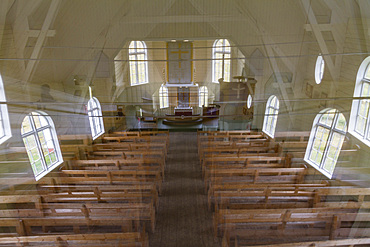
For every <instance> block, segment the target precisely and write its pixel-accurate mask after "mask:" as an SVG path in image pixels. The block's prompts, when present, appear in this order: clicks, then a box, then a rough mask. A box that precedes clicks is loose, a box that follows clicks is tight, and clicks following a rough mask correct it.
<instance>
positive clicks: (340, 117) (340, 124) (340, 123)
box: [335, 113, 347, 131]
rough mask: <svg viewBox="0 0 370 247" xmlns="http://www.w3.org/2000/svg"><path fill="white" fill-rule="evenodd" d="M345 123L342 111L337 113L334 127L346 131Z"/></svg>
mask: <svg viewBox="0 0 370 247" xmlns="http://www.w3.org/2000/svg"><path fill="white" fill-rule="evenodd" d="M346 125H347V124H346V119H345V117H344V116H343V114H342V113H339V114H338V119H337V123H336V125H335V128H336V129H338V130H342V131H346Z"/></svg>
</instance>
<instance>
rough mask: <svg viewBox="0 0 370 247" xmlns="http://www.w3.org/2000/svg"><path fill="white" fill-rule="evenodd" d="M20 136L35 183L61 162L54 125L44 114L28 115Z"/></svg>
mask: <svg viewBox="0 0 370 247" xmlns="http://www.w3.org/2000/svg"><path fill="white" fill-rule="evenodd" d="M21 134H22V139H23V142H24V146H25V147H26V150H27V154H28V158H29V160H30V162H31V167H32V170H33V174H34V175H35V179H36V181H37V180H39V179H40V178H42V177H43V176H45V175H46V174H47V173H48V172H50V171H51V170H52V169H54V168H55V167H57V166H58V165H59V164H61V163H62V162H63V158H62V153H61V151H60V148H59V143H58V138H57V134H56V132H55V127H54V123H53V121H52V120H51V118H50V117H49V116H48V115H47V114H46V113H43V112H40V111H38V112H31V113H30V114H28V115H27V116H26V117H25V118H24V119H23V122H22V129H21Z"/></svg>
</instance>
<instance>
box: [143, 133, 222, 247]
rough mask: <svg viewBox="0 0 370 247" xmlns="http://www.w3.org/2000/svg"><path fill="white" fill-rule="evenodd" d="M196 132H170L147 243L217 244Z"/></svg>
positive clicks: (154, 245) (162, 245)
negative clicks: (154, 222)
mask: <svg viewBox="0 0 370 247" xmlns="http://www.w3.org/2000/svg"><path fill="white" fill-rule="evenodd" d="M197 150H198V148H197V133H196V132H172V133H170V148H169V151H168V157H167V161H166V171H165V181H164V183H163V184H162V195H161V196H160V206H159V209H158V212H157V217H156V230H155V233H154V234H150V239H149V241H150V247H167V246H171V247H172V246H176V247H190V246H191V247H203V246H209V247H217V246H221V245H220V243H219V241H218V240H217V239H214V237H213V229H212V213H211V212H210V211H208V209H207V195H206V194H205V191H204V190H205V189H204V183H203V179H202V176H201V168H200V165H199V159H198V153H197Z"/></svg>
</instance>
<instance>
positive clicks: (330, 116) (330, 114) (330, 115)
mask: <svg viewBox="0 0 370 247" xmlns="http://www.w3.org/2000/svg"><path fill="white" fill-rule="evenodd" d="M334 116H335V110H334V109H333V110H329V111H327V112H325V113H324V114H323V115H322V117H321V118H320V120H319V122H320V123H322V124H324V125H326V126H328V127H331V124H332V122H333V120H334Z"/></svg>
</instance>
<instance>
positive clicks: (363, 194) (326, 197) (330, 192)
mask: <svg viewBox="0 0 370 247" xmlns="http://www.w3.org/2000/svg"><path fill="white" fill-rule="evenodd" d="M313 207H330V208H358V209H370V188H353V187H352V188H344V187H328V188H320V189H317V190H316V191H315V198H314V201H313Z"/></svg>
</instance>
